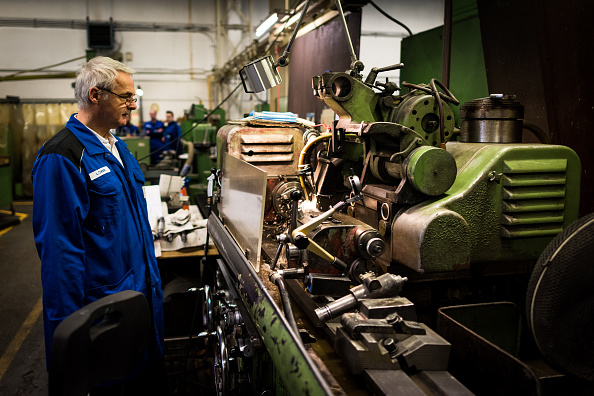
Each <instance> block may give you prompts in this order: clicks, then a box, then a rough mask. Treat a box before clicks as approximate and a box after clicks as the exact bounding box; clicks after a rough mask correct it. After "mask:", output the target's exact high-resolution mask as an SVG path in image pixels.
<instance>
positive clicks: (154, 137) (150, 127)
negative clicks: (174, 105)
mask: <svg viewBox="0 0 594 396" xmlns="http://www.w3.org/2000/svg"><path fill="white" fill-rule="evenodd" d="M149 115H150V117H151V120H150V121H147V122H145V123H144V133H145V134H146V135H147V136H148V137H150V138H151V143H150V146H151V165H156V164H158V163H159V161H161V154H162V153H163V146H164V145H165V134H164V133H163V132H164V131H165V124H163V122H162V121H159V120H157V112H156V111H155V110H151V111H150V112H149Z"/></svg>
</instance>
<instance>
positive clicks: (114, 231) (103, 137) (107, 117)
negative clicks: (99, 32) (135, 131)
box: [31, 57, 166, 395]
mask: <svg viewBox="0 0 594 396" xmlns="http://www.w3.org/2000/svg"><path fill="white" fill-rule="evenodd" d="M133 73H134V70H133V69H131V68H129V67H126V66H125V65H124V64H122V63H120V62H118V61H115V60H113V59H111V58H107V57H96V58H93V59H91V60H90V61H89V62H88V63H86V64H85V65H84V66H82V67H81V68H80V69H79V70H78V71H77V77H76V85H75V90H76V97H77V101H78V108H79V112H78V114H73V115H72V116H71V117H70V119H69V120H68V122H67V123H66V127H65V128H64V129H62V130H61V131H60V132H58V133H57V134H56V135H55V136H53V137H52V138H51V139H49V140H48V141H47V142H45V144H44V145H43V147H42V148H41V150H40V151H39V153H38V154H37V158H36V159H35V163H34V165H33V171H32V173H31V178H32V181H33V232H34V235H35V245H36V247H37V251H38V253H39V257H40V258H41V281H42V285H43V319H44V326H45V348H46V358H47V359H48V362H49V359H51V358H52V357H51V356H50V351H51V343H52V336H53V333H54V330H55V329H56V327H57V326H58V324H59V323H60V322H61V321H62V320H63V319H64V318H66V317H67V316H69V315H70V314H72V313H73V312H75V311H77V310H78V309H80V308H82V307H83V306H85V305H87V304H89V303H91V302H93V301H96V300H98V299H100V298H102V297H105V296H107V295H109V294H112V293H117V292H119V291H123V290H135V291H138V292H141V293H143V294H144V295H145V297H146V299H147V301H148V304H149V307H151V310H152V315H151V317H152V326H151V334H152V337H151V341H150V342H149V348H148V354H147V356H148V358H147V359H146V360H145V361H144V362H143V364H144V368H139V369H138V370H137V371H139V373H136V377H134V378H130V379H128V380H127V381H125V382H124V384H120V385H115V386H113V387H104V386H97V387H95V389H94V390H93V391H91V395H98V394H99V395H101V394H118V395H120V394H122V392H123V394H131V393H133V394H147V395H148V394H155V393H153V390H154V389H156V388H157V387H159V386H161V387H162V386H164V385H165V384H166V382H165V381H166V380H165V376H164V369H163V347H164V340H163V292H162V289H161V279H160V275H159V269H158V267H157V260H156V258H155V251H154V247H153V246H154V245H153V237H152V231H151V227H150V225H149V220H148V213H147V204H146V200H145V198H144V195H143V190H142V186H143V185H144V182H145V179H144V177H143V174H142V171H141V170H140V168H139V166H138V163H137V161H136V159H134V156H133V155H132V153H130V151H129V150H128V149H127V147H126V145H125V143H124V142H123V141H122V140H120V139H119V138H117V137H115V136H113V134H111V133H110V129H115V128H117V127H119V126H122V125H124V124H125V123H126V121H127V117H128V116H129V115H130V112H131V111H132V110H135V109H136V98H135V97H134V96H133V95H134V82H133V80H132V74H133ZM48 367H49V365H48ZM161 373H162V374H163V375H160V374H161ZM156 379H161V380H162V382H156ZM114 388H117V389H114ZM143 389H144V390H146V392H144V393H143V391H142V390H143ZM156 394H165V393H160V392H157V393H156Z"/></svg>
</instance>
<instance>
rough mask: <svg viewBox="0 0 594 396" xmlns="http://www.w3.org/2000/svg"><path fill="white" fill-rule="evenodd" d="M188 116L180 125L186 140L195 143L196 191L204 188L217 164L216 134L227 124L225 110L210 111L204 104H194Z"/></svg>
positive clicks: (194, 170)
mask: <svg viewBox="0 0 594 396" xmlns="http://www.w3.org/2000/svg"><path fill="white" fill-rule="evenodd" d="M186 117H187V120H185V121H183V122H182V123H181V125H180V127H181V133H182V136H183V137H184V140H186V141H189V142H193V143H194V159H193V161H192V167H193V171H192V174H191V175H193V178H192V183H193V184H192V185H191V187H192V186H194V187H196V191H198V190H204V189H205V186H206V182H207V178H208V177H209V176H210V175H211V171H210V170H211V169H212V168H213V167H215V166H216V159H217V148H216V135H217V130H218V129H219V128H220V127H221V126H223V125H225V122H226V120H225V111H224V110H222V109H217V110H214V111H209V110H207V109H206V108H205V107H204V106H203V105H202V104H193V105H192V107H191V108H190V110H189V111H188V112H186ZM207 117H208V118H207ZM200 186H202V187H200Z"/></svg>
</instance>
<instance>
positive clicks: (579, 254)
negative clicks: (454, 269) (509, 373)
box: [526, 214, 594, 381]
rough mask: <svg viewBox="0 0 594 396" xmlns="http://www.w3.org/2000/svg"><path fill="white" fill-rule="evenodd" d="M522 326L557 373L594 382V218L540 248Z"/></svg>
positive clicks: (591, 216) (575, 225)
mask: <svg viewBox="0 0 594 396" xmlns="http://www.w3.org/2000/svg"><path fill="white" fill-rule="evenodd" d="M526 312H527V321H528V325H529V327H530V329H531V331H532V334H533V336H534V339H535V341H536V344H537V346H538V348H539V350H540V352H541V353H542V355H543V357H544V358H545V360H546V361H547V362H548V363H549V364H550V365H551V366H552V367H554V368H556V369H557V370H559V371H561V372H563V373H567V374H573V375H575V376H577V377H580V378H583V379H586V380H589V381H593V380H594V337H593V336H594V214H590V215H588V216H585V217H583V218H581V219H579V220H577V221H575V222H574V223H572V224H571V225H570V226H569V227H567V228H566V229H565V230H564V231H563V232H561V233H560V234H559V235H557V237H555V238H554V239H553V240H552V241H551V243H549V245H548V246H547V247H546V248H545V250H544V252H543V253H542V255H541V256H540V258H539V260H538V262H537V264H536V266H535V268H534V270H533V272H532V275H531V278H530V283H529V284H528V293H527V298H526Z"/></svg>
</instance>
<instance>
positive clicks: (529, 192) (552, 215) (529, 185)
mask: <svg viewBox="0 0 594 396" xmlns="http://www.w3.org/2000/svg"><path fill="white" fill-rule="evenodd" d="M503 168H504V169H503V175H502V177H501V186H502V205H501V236H502V237H504V238H527V237H547V236H554V235H557V234H558V233H560V232H561V231H562V230H563V218H564V212H565V184H566V180H567V176H566V170H567V160H565V159H554V160H532V159H531V160H523V161H504V167H503Z"/></svg>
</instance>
